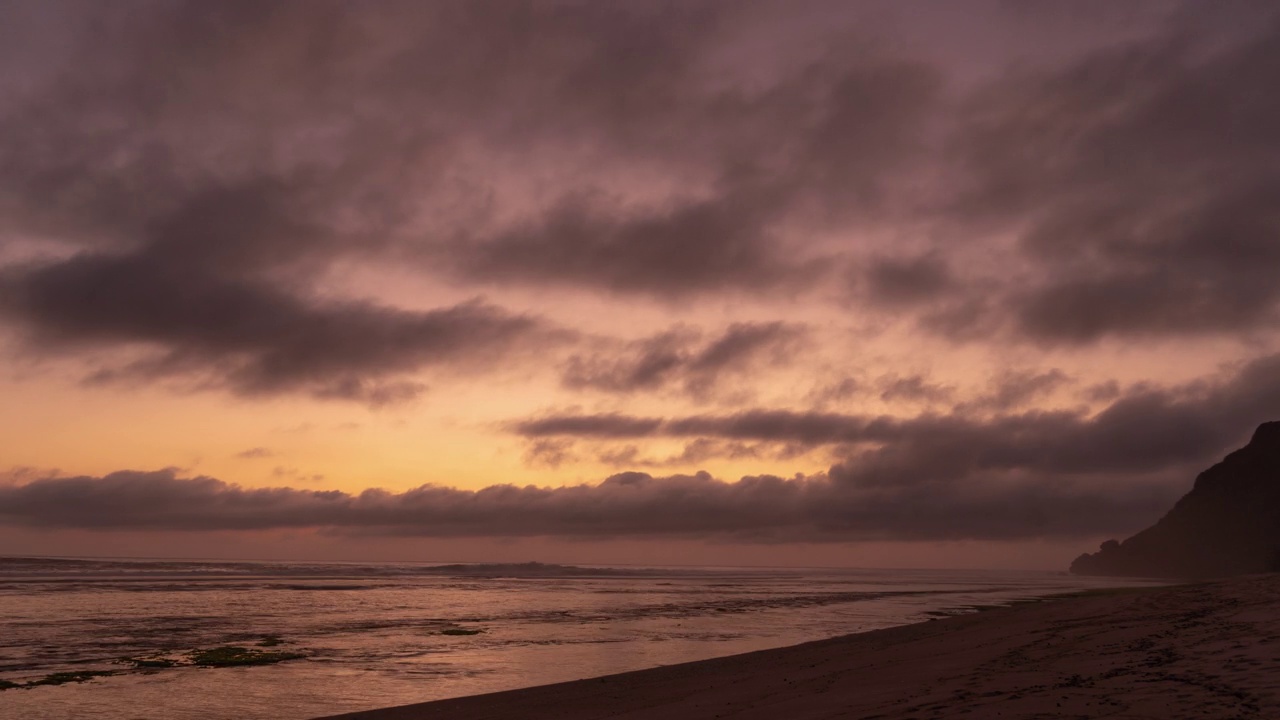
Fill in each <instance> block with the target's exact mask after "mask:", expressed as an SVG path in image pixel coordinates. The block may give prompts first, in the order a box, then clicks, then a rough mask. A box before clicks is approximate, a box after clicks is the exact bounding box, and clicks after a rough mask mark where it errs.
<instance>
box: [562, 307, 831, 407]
mask: <svg viewBox="0 0 1280 720" xmlns="http://www.w3.org/2000/svg"><path fill="white" fill-rule="evenodd" d="M806 333H807V330H806V329H805V328H804V327H803V326H800V325H795V324H790V323H782V322H772V323H734V324H732V325H730V326H729V327H728V328H727V329H726V330H725V331H724V332H723V333H721V334H720V335H719V336H716V337H713V338H710V339H709V340H703V338H702V337H701V336H700V334H698V333H693V332H692V331H685V332H681V331H672V332H667V333H663V334H660V335H656V336H654V337H650V338H646V339H643V340H639V341H636V342H633V343H630V344H629V346H628V347H626V348H625V349H624V350H623V351H622V352H620V353H618V352H611V353H597V354H589V355H583V354H578V355H573V356H571V357H570V358H569V360H568V362H567V364H566V366H565V369H564V373H563V376H562V382H563V384H564V386H565V387H568V388H571V389H575V390H580V389H592V390H599V391H604V392H611V393H632V392H636V391H640V390H657V389H661V388H664V387H667V386H670V385H676V386H679V387H680V389H681V390H682V391H683V392H684V393H685V394H687V395H689V396H691V397H693V398H695V399H707V397H708V396H709V395H710V394H711V393H712V392H713V391H714V390H715V388H716V387H717V385H718V384H719V383H720V382H721V381H722V380H723V379H725V378H726V377H728V376H731V375H741V374H743V373H746V372H749V371H753V370H759V369H761V368H762V367H766V366H769V365H781V364H786V363H788V362H789V361H790V359H791V357H792V354H793V353H794V352H795V351H796V350H798V348H799V346H800V345H801V344H802V343H803V341H804V339H805V336H806Z"/></svg>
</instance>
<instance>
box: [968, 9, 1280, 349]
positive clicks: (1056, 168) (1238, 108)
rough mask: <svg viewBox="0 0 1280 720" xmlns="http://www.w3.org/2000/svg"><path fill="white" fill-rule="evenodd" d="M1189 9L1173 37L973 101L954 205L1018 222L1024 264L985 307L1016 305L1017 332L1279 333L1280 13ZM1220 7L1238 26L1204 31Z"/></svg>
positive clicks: (1219, 20) (1083, 337) (1088, 59)
mask: <svg viewBox="0 0 1280 720" xmlns="http://www.w3.org/2000/svg"><path fill="white" fill-rule="evenodd" d="M1189 7H1190V8H1191V10H1189V11H1188V12H1187V13H1184V14H1183V15H1184V16H1183V17H1182V19H1181V21H1180V22H1174V23H1173V24H1172V27H1171V29H1169V31H1168V32H1161V33H1158V34H1156V35H1154V36H1149V37H1148V38H1146V39H1144V40H1141V41H1137V42H1131V43H1128V44H1124V45H1121V46H1118V47H1108V48H1106V49H1104V50H1101V51H1098V52H1095V53H1092V54H1089V55H1087V56H1085V57H1082V58H1077V59H1075V60H1073V61H1071V62H1070V63H1069V64H1068V65H1067V66H1066V67H1062V68H1058V69H1053V70H1040V71H1025V72H1021V73H1012V74H1011V77H1009V78H1007V79H1005V80H1003V81H1001V82H999V83H996V84H995V85H994V86H993V87H990V88H987V89H986V90H985V91H984V92H982V93H980V94H978V95H977V96H976V97H974V98H972V99H970V100H969V101H968V102H969V110H968V111H967V114H966V115H964V116H963V117H964V122H963V124H962V126H963V127H964V130H963V131H962V132H961V134H960V135H959V137H960V141H959V144H958V147H959V149H960V150H959V152H960V154H961V156H962V157H963V163H964V166H965V171H966V174H967V181H968V182H970V183H971V184H970V185H969V187H968V191H967V192H966V193H964V194H962V196H961V198H960V200H959V201H958V203H957V206H956V207H957V208H958V211H959V213H960V214H961V215H963V216H967V217H968V218H970V219H978V220H979V222H980V223H982V227H983V228H984V232H988V233H989V232H991V230H992V228H1014V229H1015V231H1016V232H1018V233H1019V244H1018V248H1017V250H1018V253H1019V255H1020V257H1018V260H1019V261H1020V262H1026V263H1029V265H1028V267H1029V268H1030V271H1029V275H1028V276H1027V277H1017V275H1016V270H1015V275H1014V279H1013V280H1012V281H1011V282H1010V284H1009V288H1010V289H1009V292H1008V297H1007V298H1005V302H1003V303H1001V304H999V305H996V306H991V307H989V308H988V310H990V311H992V312H998V313H1003V312H1005V308H1008V309H1010V312H1011V313H1012V321H1011V322H1012V326H1013V328H1014V329H1015V331H1016V332H1017V333H1018V334H1020V335H1021V336H1024V337H1027V338H1030V339H1032V340H1035V341H1037V342H1041V343H1047V344H1061V343H1069V344H1080V343H1088V342H1093V341H1096V340H1099V339H1101V338H1105V337H1109V336H1116V337H1124V336H1152V335H1164V336H1176V335H1197V334H1209V333H1239V332H1242V331H1249V330H1254V329H1267V328H1269V329H1275V328H1276V327H1278V325H1277V321H1278V320H1280V314H1278V311H1280V284H1277V283H1276V282H1274V278H1273V276H1274V270H1275V268H1277V267H1280V240H1278V238H1280V132H1277V130H1276V128H1277V127H1280V96H1277V94H1276V93H1274V92H1272V91H1271V88H1272V87H1273V86H1274V85H1275V79H1276V78H1277V77H1280V13H1277V12H1276V11H1275V8H1274V7H1273V6H1266V5H1265V4H1262V5H1259V4H1253V5H1248V4H1241V3H1235V4H1228V5H1224V6H1222V8H1221V9H1222V12H1213V11H1211V10H1210V6H1205V5H1199V6H1196V5H1191V6H1189ZM1197 7H1198V10H1196V8H1197ZM1213 7H1217V6H1213ZM1237 15H1239V16H1240V17H1235V16H1237ZM1230 18H1235V19H1236V20H1238V21H1239V22H1238V26H1239V27H1237V28H1236V31H1235V32H1233V33H1232V34H1230V35H1225V36H1224V35H1221V34H1218V35H1215V34H1214V33H1213V32H1212V29H1213V28H1215V26H1216V25H1221V24H1223V23H1224V22H1225V20H1226V19H1230ZM1250 18H1251V19H1250ZM1210 20H1212V21H1214V22H1208V21H1210ZM1241 27H1243V28H1245V29H1244V30H1243V31H1241V30H1240V28H1241ZM1205 28H1209V29H1205ZM1242 36H1243V39H1242ZM1015 267H1016V266H1015Z"/></svg>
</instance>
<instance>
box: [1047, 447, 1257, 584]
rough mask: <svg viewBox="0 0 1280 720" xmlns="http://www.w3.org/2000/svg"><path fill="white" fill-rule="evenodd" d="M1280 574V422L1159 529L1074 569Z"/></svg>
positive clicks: (1229, 460)
mask: <svg viewBox="0 0 1280 720" xmlns="http://www.w3.org/2000/svg"><path fill="white" fill-rule="evenodd" d="M1267 571H1280V422H1269V423H1263V424H1262V425H1261V426H1259V427H1258V429H1257V431H1255V432H1254V434H1253V439H1252V440H1250V441H1249V444H1248V445H1246V446H1245V447H1243V448H1241V449H1239V450H1237V451H1235V452H1233V453H1231V454H1230V455H1228V456H1227V457H1226V458H1225V459H1224V460H1223V461H1222V462H1220V463H1218V464H1217V465H1214V466H1213V467H1211V468H1209V469H1208V470H1206V471H1204V472H1203V473H1201V474H1200V476H1199V477H1197V478H1196V482H1195V486H1194V487H1192V489H1191V491H1190V492H1188V493H1187V494H1186V495H1184V496H1183V497H1182V499H1181V500H1179V501H1178V502H1177V504H1176V505H1174V506H1173V509H1172V510H1170V511H1169V512H1168V514H1166V515H1165V516H1164V517H1163V518H1161V519H1160V520H1159V522H1157V523H1156V524H1155V525H1152V526H1151V527H1149V528H1147V529H1146V530H1143V531H1142V532H1140V533H1138V534H1137V535H1134V536H1133V537H1131V538H1129V539H1128V540H1125V541H1124V542H1116V541H1115V540H1108V541H1107V542H1105V543H1103V544H1102V549H1101V550H1099V551H1098V552H1096V553H1093V554H1084V555H1081V556H1080V557H1078V558H1076V560H1075V562H1073V563H1071V572H1073V573H1075V574H1077V575H1129V576H1144V577H1169V578H1211V577H1225V576H1228V575H1241V574H1245V573H1255V572H1267Z"/></svg>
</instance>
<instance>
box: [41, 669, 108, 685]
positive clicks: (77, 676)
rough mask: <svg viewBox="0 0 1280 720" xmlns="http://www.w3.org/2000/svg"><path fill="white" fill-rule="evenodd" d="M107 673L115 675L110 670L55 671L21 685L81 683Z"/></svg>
mask: <svg viewBox="0 0 1280 720" xmlns="http://www.w3.org/2000/svg"><path fill="white" fill-rule="evenodd" d="M107 675H115V673H114V672H112V671H110V670H76V671H74V672H56V673H51V674H49V675H45V676H44V677H42V678H40V679H39V680H29V681H27V682H25V683H23V684H22V687H26V688H33V687H39V686H41V685H65V684H67V683H82V682H86V681H89V680H92V679H94V678H96V677H105V676H107Z"/></svg>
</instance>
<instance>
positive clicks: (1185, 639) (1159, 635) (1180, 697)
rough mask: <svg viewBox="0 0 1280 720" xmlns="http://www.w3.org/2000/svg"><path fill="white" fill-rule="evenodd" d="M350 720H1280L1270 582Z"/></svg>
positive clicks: (1092, 599)
mask: <svg viewBox="0 0 1280 720" xmlns="http://www.w3.org/2000/svg"><path fill="white" fill-rule="evenodd" d="M334 717H340V718H349V719H351V720H355V719H357V718H359V719H360V720H482V719H483V720H499V719H503V720H542V719H546V720H551V719H552V718H555V719H557V720H596V719H603V718H610V719H611V720H641V719H643V720H692V719H694V718H741V719H743V720H748V719H751V720H755V719H759V720H800V719H804V718H860V719H862V720H872V719H873V718H875V719H880V720H891V719H894V720H899V719H901V720H905V719H906V718H915V719H917V720H925V719H928V718H955V717H964V718H1002V719H1005V718H1104V717H1105V718H1115V719H1117V720H1120V719H1127V720H1133V719H1137V718H1142V719H1144V720H1145V719H1148V718H1149V719H1151V720H1170V719H1173V718H1257V719H1258V720H1276V719H1277V718H1280V575H1274V574H1272V575H1262V576H1249V577H1244V578H1238V579H1233V580H1228V581H1220V582H1213V583H1204V584H1195V585H1182V586H1176V587H1170V588H1159V589H1154V590H1152V589H1146V590H1140V591H1119V592H1103V593H1097V594H1093V595H1083V596H1077V597H1073V598H1069V599H1063V600H1051V601H1046V602H1041V603H1031V604H1022V605H1016V606H1013V607H1005V608H995V609H991V610H987V611H984V612H981V613H977V614H973V615H964V616H959V617H951V618H944V619H940V620H935V621H930V622H925V623H919V624H916V625H908V626H903V627H897V628H890V629H887V630H879V631H874V632H869V633H863V634H858V635H848V636H844V637H839V638H833V639H830V640H822V641H818V642H812V643H806V644H803V645H797V646H793V647H787V648H779V649H776V650H765V651H761V652H755V653H749V654H745V655H737V656H732V657H725V658H718V659H714V660H706V661H701V662H695V663H687V664H682V665H672V666H668V667H661V668H654V669H651V670H642V671H639V672H631V673H624V674H621V675H612V676H607V677H601V678H593V679H588V680H579V681H575V682H568V683H560V684H556V685H547V686H542V687H534V688H526V689H522V690H513V691H508V692H500V693H493V694H489V695H478V696H474V697H465V698H456V699H451V700H442V701H437V702H430V703H421V704H417V705H407V706H402V707H396V708H386V709H381V710H373V711H369V712H360V713H351V714H346V715H340V716H334Z"/></svg>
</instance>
